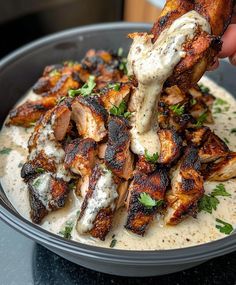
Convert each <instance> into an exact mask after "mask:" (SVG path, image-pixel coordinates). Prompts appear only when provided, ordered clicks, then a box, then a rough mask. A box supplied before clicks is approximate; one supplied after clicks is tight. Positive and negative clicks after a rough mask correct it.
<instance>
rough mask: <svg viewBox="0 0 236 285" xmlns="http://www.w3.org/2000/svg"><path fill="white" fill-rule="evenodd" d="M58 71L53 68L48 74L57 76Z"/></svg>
mask: <svg viewBox="0 0 236 285" xmlns="http://www.w3.org/2000/svg"><path fill="white" fill-rule="evenodd" d="M59 75H60V72H59V71H58V70H57V69H53V70H52V71H51V72H50V73H49V76H50V77H53V76H59Z"/></svg>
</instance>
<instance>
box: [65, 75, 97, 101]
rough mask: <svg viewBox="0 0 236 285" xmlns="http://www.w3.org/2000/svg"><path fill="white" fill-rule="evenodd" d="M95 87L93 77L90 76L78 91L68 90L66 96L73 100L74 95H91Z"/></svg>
mask: <svg viewBox="0 0 236 285" xmlns="http://www.w3.org/2000/svg"><path fill="white" fill-rule="evenodd" d="M95 86H96V83H95V76H93V75H90V76H89V78H88V80H87V82H86V83H85V84H84V85H83V86H82V87H81V88H79V89H70V90H69V91H68V95H69V97H71V98H74V97H75V96H76V95H82V96H84V97H85V96H88V95H90V94H92V91H93V89H94V87H95Z"/></svg>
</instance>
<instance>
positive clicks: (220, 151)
mask: <svg viewBox="0 0 236 285" xmlns="http://www.w3.org/2000/svg"><path fill="white" fill-rule="evenodd" d="M186 138H187V141H188V142H189V143H191V144H193V145H194V146H196V147H199V152H198V155H199V157H200V161H201V163H209V162H212V161H215V160H217V159H219V158H220V157H224V156H226V155H228V154H229V148H228V146H227V145H226V144H225V142H224V141H223V140H222V139H220V138H219V137H218V136H217V135H216V134H215V133H214V132H212V131H211V130H210V129H209V128H208V127H205V126H203V127H200V128H198V129H189V130H187V131H186Z"/></svg>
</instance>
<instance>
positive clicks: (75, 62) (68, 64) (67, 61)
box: [63, 60, 78, 67]
mask: <svg viewBox="0 0 236 285" xmlns="http://www.w3.org/2000/svg"><path fill="white" fill-rule="evenodd" d="M63 64H64V65H66V66H68V67H72V66H74V65H75V64H78V61H73V60H66V61H64V62H63Z"/></svg>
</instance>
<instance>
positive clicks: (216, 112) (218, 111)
mask: <svg viewBox="0 0 236 285" xmlns="http://www.w3.org/2000/svg"><path fill="white" fill-rule="evenodd" d="M213 112H214V114H219V113H222V109H221V108H220V107H215V108H214V110H213Z"/></svg>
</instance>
